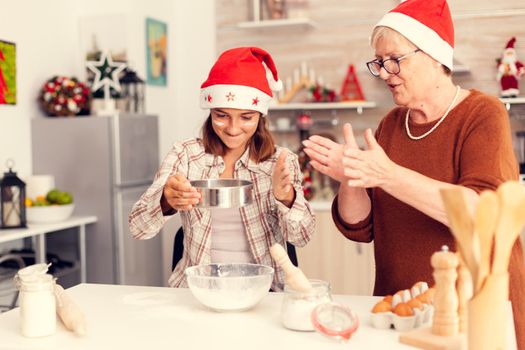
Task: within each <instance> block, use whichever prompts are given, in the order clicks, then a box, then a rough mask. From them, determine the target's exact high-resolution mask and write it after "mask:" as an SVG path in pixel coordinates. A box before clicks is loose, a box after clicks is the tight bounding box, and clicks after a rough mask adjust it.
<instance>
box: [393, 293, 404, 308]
mask: <svg viewBox="0 0 525 350" xmlns="http://www.w3.org/2000/svg"><path fill="white" fill-rule="evenodd" d="M402 302H403V298H402V297H401V295H400V294H397V293H396V294H394V296H393V297H392V307H393V308H395V307H396V306H397V304H399V303H402Z"/></svg>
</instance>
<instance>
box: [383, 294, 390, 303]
mask: <svg viewBox="0 0 525 350" xmlns="http://www.w3.org/2000/svg"><path fill="white" fill-rule="evenodd" d="M383 300H384V301H387V302H388V303H390V304H392V295H390V294H389V295H386V296H385V297H384V298H383Z"/></svg>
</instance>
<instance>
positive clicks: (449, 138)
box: [332, 90, 525, 350]
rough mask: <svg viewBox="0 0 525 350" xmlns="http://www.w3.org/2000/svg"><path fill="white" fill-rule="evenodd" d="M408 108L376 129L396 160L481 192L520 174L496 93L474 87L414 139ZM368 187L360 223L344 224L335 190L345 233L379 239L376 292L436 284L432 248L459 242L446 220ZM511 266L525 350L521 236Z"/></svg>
mask: <svg viewBox="0 0 525 350" xmlns="http://www.w3.org/2000/svg"><path fill="white" fill-rule="evenodd" d="M406 111H407V110H406V108H395V109H394V110H392V111H391V112H390V113H389V114H388V115H387V116H386V117H385V118H384V119H383V120H382V121H381V123H380V124H379V126H378V129H377V131H376V138H377V140H378V142H379V144H380V145H381V146H382V147H383V149H384V150H385V152H386V154H387V155H388V156H389V157H390V159H391V160H392V161H394V162H395V163H397V164H398V165H400V166H403V167H406V168H408V169H412V170H414V171H417V172H419V173H421V174H423V175H425V176H428V177H430V178H433V179H436V180H439V181H443V182H448V183H453V184H459V185H462V186H465V187H469V188H471V189H473V190H475V191H476V192H478V193H479V192H481V191H483V190H485V189H491V190H495V189H496V188H497V187H498V185H500V184H501V183H502V182H505V181H507V180H516V179H517V178H518V170H517V165H516V159H515V156H514V153H513V150H512V142H511V132H510V123H509V120H508V115H507V112H506V110H505V109H504V107H503V105H502V103H501V102H500V101H499V100H498V99H496V98H495V97H490V96H487V95H485V94H483V93H481V92H479V91H477V90H471V94H470V95H469V96H468V97H467V98H466V99H465V100H463V101H462V102H461V103H460V104H459V105H457V106H456V107H455V108H454V109H453V110H452V111H451V112H450V114H449V115H448V116H447V118H445V120H444V121H443V123H442V124H441V125H440V126H439V127H438V128H437V129H436V130H434V132H432V133H431V134H430V135H428V136H427V137H425V138H423V139H421V140H417V141H415V140H411V139H410V138H409V137H408V136H407V133H406V130H405V115H406ZM434 124H435V122H431V123H426V124H413V123H412V124H410V125H409V126H410V131H411V132H412V134H413V135H421V134H423V133H425V132H426V131H428V130H429V129H430V128H431V127H432V126H433V125H434ZM369 194H370V196H371V200H372V212H371V214H370V215H369V217H368V218H366V219H365V220H363V221H362V222H360V223H357V224H355V225H349V224H346V223H344V222H343V221H342V220H341V218H340V216H339V213H338V209H337V197H336V198H335V200H334V203H333V205H332V216H333V218H334V221H335V223H336V226H337V227H338V229H339V230H340V231H341V232H342V233H343V234H344V235H345V236H346V237H347V238H348V239H351V240H353V241H357V242H371V241H372V240H373V241H374V250H375V260H376V279H375V288H374V295H386V294H393V293H395V292H396V291H398V290H401V289H406V288H409V287H411V286H412V285H413V284H414V283H415V282H417V281H426V282H427V283H429V284H430V285H433V284H434V281H433V278H432V266H431V265H430V257H431V255H432V254H433V253H434V252H435V251H437V250H439V249H440V248H441V246H442V245H444V244H446V245H448V246H449V247H450V249H451V250H455V248H456V244H455V242H454V239H453V237H452V235H451V234H450V232H449V230H448V228H447V226H445V225H443V224H441V223H439V222H438V221H436V220H434V219H432V218H430V217H429V216H427V215H425V214H423V213H422V212H420V211H418V210H417V209H414V208H413V207H411V206H409V205H407V204H405V203H403V202H401V201H399V200H397V199H396V198H394V197H392V196H390V195H389V194H387V193H386V192H385V191H383V190H381V189H380V188H373V189H371V190H370V191H369ZM509 270H510V299H511V301H512V307H513V312H514V321H515V328H516V333H517V341H518V345H519V346H518V348H519V349H522V350H525V264H524V258H523V252H522V248H521V244H520V243H519V240H518V242H517V243H516V245H515V246H514V249H513V254H512V257H511V261H510V268H509Z"/></svg>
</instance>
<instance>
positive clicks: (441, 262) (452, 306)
mask: <svg viewBox="0 0 525 350" xmlns="http://www.w3.org/2000/svg"><path fill="white" fill-rule="evenodd" d="M430 263H431V264H432V267H433V268H434V274H433V276H434V280H435V281H436V293H435V296H434V318H433V320H432V333H433V334H436V335H441V336H451V335H456V334H458V330H459V317H458V295H457V293H456V279H457V276H458V273H457V271H456V269H457V267H458V258H457V256H456V254H454V253H452V252H450V251H449V250H448V247H447V246H443V247H442V248H441V251H439V252H435V253H434V254H432V258H431V260H430Z"/></svg>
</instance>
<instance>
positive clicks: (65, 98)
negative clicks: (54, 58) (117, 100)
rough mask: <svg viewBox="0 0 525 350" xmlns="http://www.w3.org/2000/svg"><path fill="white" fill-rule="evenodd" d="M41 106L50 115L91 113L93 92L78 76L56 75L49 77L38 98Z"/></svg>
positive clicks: (63, 115) (62, 115)
mask: <svg viewBox="0 0 525 350" xmlns="http://www.w3.org/2000/svg"><path fill="white" fill-rule="evenodd" d="M38 101H39V102H40V107H42V110H43V111H44V113H46V114H47V115H49V116H59V117H67V116H75V115H87V114H89V110H90V105H91V92H90V90H89V87H88V86H87V85H86V84H84V83H82V82H79V81H78V80H77V79H76V78H68V77H61V76H55V77H53V78H51V79H49V80H48V81H47V82H46V83H45V84H44V86H42V89H41V90H40V96H39V98H38Z"/></svg>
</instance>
